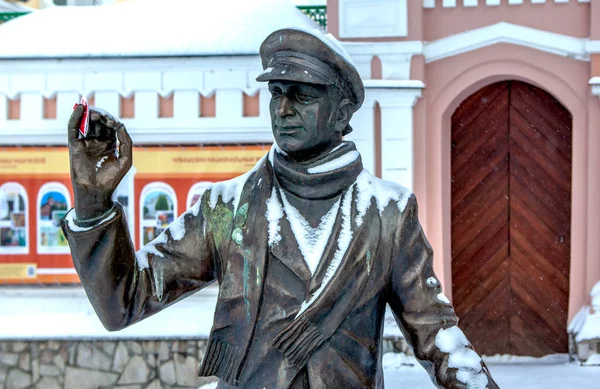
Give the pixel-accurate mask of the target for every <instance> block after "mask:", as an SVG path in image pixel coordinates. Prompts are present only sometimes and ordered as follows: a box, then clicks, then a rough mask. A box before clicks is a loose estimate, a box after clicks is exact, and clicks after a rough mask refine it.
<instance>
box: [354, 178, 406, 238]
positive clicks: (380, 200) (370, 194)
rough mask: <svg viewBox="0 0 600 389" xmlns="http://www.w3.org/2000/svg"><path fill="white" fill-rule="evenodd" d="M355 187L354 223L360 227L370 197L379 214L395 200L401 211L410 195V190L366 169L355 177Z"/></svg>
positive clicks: (369, 203)
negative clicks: (376, 175)
mask: <svg viewBox="0 0 600 389" xmlns="http://www.w3.org/2000/svg"><path fill="white" fill-rule="evenodd" d="M356 188H357V189H358V196H357V200H356V201H357V203H358V204H357V210H358V215H357V216H356V225H357V226H358V227H360V226H361V225H362V222H363V217H364V216H365V214H366V213H367V209H369V206H370V205H371V201H372V199H375V202H376V203H377V208H378V209H379V214H381V213H383V211H384V209H385V208H386V207H387V206H388V204H389V203H390V202H391V201H395V202H396V205H397V206H398V210H399V211H400V212H401V213H402V212H404V210H405V209H406V206H407V204H408V199H409V198H410V196H412V192H411V191H410V190H409V189H408V188H406V187H404V186H402V185H400V184H396V183H394V182H391V181H385V180H382V179H380V178H377V177H375V176H373V175H372V174H371V173H369V172H368V171H367V170H363V171H362V172H361V173H360V174H359V175H358V178H357V179H356Z"/></svg>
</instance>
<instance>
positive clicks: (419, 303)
mask: <svg viewBox="0 0 600 389" xmlns="http://www.w3.org/2000/svg"><path fill="white" fill-rule="evenodd" d="M365 175H367V176H365ZM272 176H273V172H272V167H271V163H270V161H269V160H268V159H267V158H263V160H261V161H260V162H259V164H257V167H256V168H255V169H254V170H253V171H251V172H250V173H248V174H246V175H244V176H242V177H239V178H237V179H234V180H231V181H228V182H224V183H218V184H215V185H213V187H211V188H210V189H208V190H207V191H206V192H205V193H204V194H203V196H202V198H201V200H200V201H199V203H198V204H196V206H195V207H193V208H192V209H190V210H189V211H188V212H186V213H184V214H183V215H181V216H180V217H179V218H178V219H177V220H175V222H174V223H173V224H172V225H171V226H170V227H169V228H168V229H166V230H165V232H164V235H163V236H162V237H159V238H157V239H156V240H155V241H153V242H151V243H149V244H148V245H146V246H145V247H144V248H142V250H140V251H139V252H138V253H137V255H136V252H135V250H134V246H133V243H132V242H131V238H130V236H129V232H128V227H127V223H126V220H125V217H124V214H123V211H122V208H121V207H120V205H118V204H115V207H114V208H113V210H112V211H111V212H113V213H111V214H109V219H108V220H106V221H105V222H103V223H101V224H100V225H98V226H94V227H89V228H74V229H72V228H70V227H69V225H68V223H67V221H66V220H63V221H62V228H63V231H64V232H65V236H66V237H67V239H68V241H69V245H70V247H71V252H72V255H73V262H74V265H75V268H76V270H77V273H78V274H79V276H80V278H81V281H82V284H83V286H84V288H85V291H86V293H87V295H88V298H89V300H90V302H91V303H92V305H93V307H94V309H95V311H96V313H97V314H98V316H99V318H100V320H101V321H102V323H103V325H104V326H105V327H106V328H107V329H108V330H109V331H116V330H120V329H123V328H125V327H127V326H130V325H132V324H134V323H136V322H138V321H140V320H143V319H144V318H146V317H149V316H151V315H153V314H154V313H156V312H158V311H160V310H162V309H164V308H166V307H167V306H169V305H171V304H173V303H175V302H177V301H179V300H181V299H182V298H185V297H187V296H189V295H190V294H193V293H195V292H197V291H198V290H200V289H201V288H203V287H205V286H207V285H209V284H210V283H212V282H214V281H218V282H219V285H220V289H219V296H218V302H217V307H216V312H215V316H214V325H213V328H212V331H211V334H210V338H209V344H208V348H207V351H206V355H205V358H204V360H203V362H202V366H201V367H200V372H199V374H200V375H201V376H210V375H216V376H218V377H219V378H220V379H221V380H222V381H223V384H225V383H226V385H227V386H230V385H233V386H241V387H243V382H242V383H240V382H239V381H238V379H239V377H240V373H241V371H242V369H243V368H244V365H245V364H246V363H251V361H246V360H245V356H246V351H247V350H248V347H249V344H250V342H251V340H252V334H253V330H254V324H255V321H256V318H257V313H258V308H259V306H260V304H261V293H262V287H263V282H262V281H263V277H264V274H265V270H266V269H265V266H266V259H267V253H268V251H269V250H270V252H271V253H272V254H273V255H275V256H277V257H278V258H279V259H280V260H281V261H282V262H284V263H286V262H288V263H289V261H292V260H302V259H301V258H290V257H289V256H288V255H286V253H287V250H286V247H289V246H288V245H293V244H296V241H295V238H294V236H293V235H287V236H285V235H284V236H281V237H280V240H279V241H278V242H277V243H274V244H271V245H269V242H268V239H269V227H270V226H269V221H268V220H267V218H266V214H267V205H266V202H267V200H268V199H269V198H270V197H271V195H272V189H273V183H272ZM365 177H368V179H369V180H371V182H372V183H381V181H380V180H378V179H377V178H374V177H372V176H370V175H369V174H368V173H366V172H363V174H361V176H360V177H359V179H358V180H361V179H363V180H364V179H365ZM358 180H357V181H358ZM363 184H364V182H363ZM371 186H376V185H374V184H373V185H371ZM359 187H360V186H359V183H357V184H355V185H352V186H351V187H350V188H349V191H350V192H349V193H347V194H346V196H347V198H346V200H347V201H350V204H348V207H347V208H345V209H346V212H344V206H343V203H344V199H342V205H341V206H340V211H339V212H338V215H337V220H336V222H335V225H334V231H333V233H332V235H331V237H330V242H329V244H328V245H327V247H326V249H325V252H324V255H323V256H324V258H326V259H328V260H330V261H331V258H332V257H333V256H335V253H336V252H337V250H338V247H337V246H338V243H337V242H338V238H339V234H340V233H342V232H343V231H344V224H345V225H346V227H349V228H350V231H351V233H352V239H351V241H350V243H349V246H348V247H347V249H346V250H345V254H344V255H343V257H342V258H341V261H340V262H339V267H338V269H337V271H336V272H335V274H334V275H333V277H332V278H331V281H330V283H329V284H328V285H327V287H326V288H325V289H324V290H323V292H322V293H321V294H320V295H319V297H318V298H317V299H316V300H315V302H314V303H313V304H312V305H311V306H310V307H309V308H308V309H307V310H306V311H305V312H304V313H303V314H302V315H301V316H300V317H299V318H298V319H297V320H295V321H294V322H293V323H292V325H290V326H289V327H288V328H286V329H285V330H284V331H283V332H282V333H281V334H280V335H279V336H278V337H277V338H276V339H274V340H273V347H277V348H278V349H280V350H281V352H282V354H283V355H284V356H285V358H287V359H288V361H289V363H290V365H291V366H293V367H295V368H297V369H298V370H300V369H301V368H302V367H304V366H306V368H307V371H308V376H309V380H310V384H311V387H313V388H383V386H384V385H383V371H382V367H381V347H380V344H381V338H382V334H383V318H384V313H385V306H386V303H387V304H389V306H390V307H391V309H392V311H393V312H394V315H395V317H396V320H397V322H398V325H399V327H400V328H401V330H402V331H403V333H404V335H405V338H406V340H407V341H408V342H409V344H411V345H412V347H413V349H414V352H415V355H416V357H417V358H418V359H419V360H420V362H421V364H422V365H423V367H424V368H425V369H427V371H428V372H429V374H430V376H431V377H432V380H433V382H434V383H436V384H437V385H438V387H441V388H457V389H458V388H461V389H466V388H467V385H466V384H465V383H463V382H462V381H461V380H459V379H457V378H456V372H457V369H456V368H453V367H448V365H449V363H450V365H452V362H451V361H450V362H449V356H450V354H448V353H445V352H442V351H440V349H439V348H438V347H436V344H435V339H436V334H437V333H438V331H439V330H440V329H445V328H449V327H452V326H456V325H457V322H458V320H457V317H456V315H455V313H454V310H453V309H452V307H451V306H450V305H449V304H447V303H444V302H442V301H440V300H439V298H438V294H439V293H441V288H440V286H439V282H434V283H432V282H431V280H430V282H429V283H428V282H427V280H428V279H429V278H430V277H434V278H436V277H435V274H434V272H433V267H432V264H433V262H432V255H433V253H432V249H431V246H430V245H429V243H428V242H427V239H426V237H425V235H424V233H423V230H422V228H421V225H420V223H419V221H418V217H417V202H416V199H415V197H414V195H412V194H410V193H409V192H408V191H407V190H406V189H404V188H402V187H400V186H394V187H393V188H394V190H395V191H396V193H395V198H396V199H392V200H390V201H389V203H387V206H385V208H384V209H379V208H378V202H377V201H376V198H375V197H373V198H372V199H370V200H371V201H370V205H368V208H367V211H366V213H365V214H364V216H362V223H361V225H360V226H359V225H358V220H357V216H359V211H360V209H359V204H358V203H359V201H358V200H359V199H358V197H359V193H358V192H359V189H358V188H359ZM363 188H364V187H363ZM237 195H239V199H238V198H237ZM342 196H344V195H342ZM363 204H364V203H363ZM363 207H364V205H363ZM348 209H349V214H348V212H347V210H348ZM346 231H347V230H346ZM272 243H273V242H272ZM136 256H137V258H136ZM436 280H437V278H436ZM467 347H468V348H470V346H467ZM452 366H454V365H452ZM481 368H482V369H476V370H471V373H472V374H473V375H475V376H481V375H485V376H486V377H487V379H488V381H489V383H488V385H487V387H488V388H497V386H496V384H495V383H494V382H493V380H492V378H491V376H490V375H489V372H488V371H487V368H486V367H485V365H484V364H483V362H481ZM477 370H480V371H477ZM468 372H469V371H468V370H467V373H468ZM480 378H481V377H480ZM463 380H464V378H463Z"/></svg>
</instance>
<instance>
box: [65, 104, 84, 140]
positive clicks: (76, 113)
mask: <svg viewBox="0 0 600 389" xmlns="http://www.w3.org/2000/svg"><path fill="white" fill-rule="evenodd" d="M81 119H83V105H81V104H77V106H76V107H75V109H74V110H73V113H71V117H70V118H69V123H68V124H67V131H68V134H69V135H68V136H69V138H68V140H69V142H71V141H75V140H77V139H79V126H80V125H81Z"/></svg>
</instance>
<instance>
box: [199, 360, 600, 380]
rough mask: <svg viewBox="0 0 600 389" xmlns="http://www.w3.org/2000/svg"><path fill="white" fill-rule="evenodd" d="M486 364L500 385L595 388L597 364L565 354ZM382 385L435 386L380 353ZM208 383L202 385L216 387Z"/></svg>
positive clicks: (414, 367)
mask: <svg viewBox="0 0 600 389" xmlns="http://www.w3.org/2000/svg"><path fill="white" fill-rule="evenodd" d="M486 360H487V364H488V367H489V369H490V372H491V373H492V376H493V377H494V380H495V381H496V383H497V384H498V385H499V386H500V388H501V389H598V388H600V367H581V366H579V365H578V364H575V363H569V361H568V356H566V355H551V356H548V357H545V358H542V359H534V358H518V357H508V358H497V357H493V358H487V359H486ZM383 366H384V376H385V386H386V388H388V389H435V386H433V384H432V383H431V380H430V379H429V376H428V375H427V373H426V372H425V370H424V369H423V368H422V367H421V366H420V365H419V364H418V363H417V362H416V361H415V359H414V358H412V357H406V356H405V355H403V354H386V355H384V357H383ZM216 387H217V386H216V384H208V385H204V386H202V387H201V389H215V388H216Z"/></svg>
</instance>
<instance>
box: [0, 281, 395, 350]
mask: <svg viewBox="0 0 600 389" xmlns="http://www.w3.org/2000/svg"><path fill="white" fill-rule="evenodd" d="M217 295H218V286H217V285H211V286H209V287H207V288H206V289H203V290H202V291H200V292H198V293H196V294H194V295H192V296H190V297H188V298H186V299H184V300H182V301H180V302H178V303H176V304H174V305H172V306H170V307H168V308H167V309H165V310H164V311H162V312H159V313H157V314H155V315H154V316H151V317H149V318H147V319H146V320H143V321H141V322H139V323H136V324H134V325H132V326H131V327H129V328H125V329H124V330H121V331H116V332H109V331H107V330H106V329H105V328H104V327H103V326H102V323H100V320H99V319H98V316H96V313H95V312H94V309H93V308H92V306H91V304H90V302H89V300H88V299H87V296H86V294H85V292H84V290H83V288H82V287H79V286H68V287H64V286H63V287H0V340H22V339H27V340H50V339H53V340H82V339H111V340H113V339H182V338H185V339H207V338H208V335H209V334H210V330H211V328H212V325H213V316H214V311H215V307H216V302H217ZM41 323H43V324H41ZM384 337H385V338H387V339H390V338H392V339H400V338H402V337H403V336H402V333H401V332H400V330H399V329H398V327H397V326H396V323H395V320H394V318H393V316H392V314H391V311H389V308H388V310H387V312H386V317H385V329H384Z"/></svg>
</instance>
